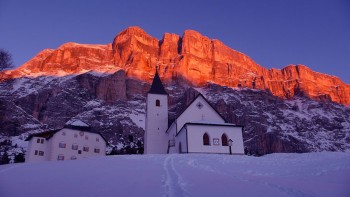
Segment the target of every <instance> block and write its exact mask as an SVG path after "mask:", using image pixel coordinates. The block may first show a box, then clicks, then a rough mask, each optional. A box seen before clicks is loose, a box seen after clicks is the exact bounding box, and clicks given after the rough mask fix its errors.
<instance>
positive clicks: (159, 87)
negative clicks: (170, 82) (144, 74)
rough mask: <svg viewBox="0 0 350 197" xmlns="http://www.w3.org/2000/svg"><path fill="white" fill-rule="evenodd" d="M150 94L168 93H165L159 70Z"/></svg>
mask: <svg viewBox="0 0 350 197" xmlns="http://www.w3.org/2000/svg"><path fill="white" fill-rule="evenodd" d="M148 93H150V94H165V95H168V93H167V92H166V91H165V89H164V86H163V83H162V81H161V80H160V78H159V75H158V70H157V69H156V74H155V75H154V78H153V82H152V85H151V88H150V90H149V91H148Z"/></svg>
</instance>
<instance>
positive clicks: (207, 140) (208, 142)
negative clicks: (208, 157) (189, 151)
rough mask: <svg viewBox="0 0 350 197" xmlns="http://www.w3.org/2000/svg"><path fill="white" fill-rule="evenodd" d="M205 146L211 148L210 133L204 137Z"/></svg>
mask: <svg viewBox="0 0 350 197" xmlns="http://www.w3.org/2000/svg"><path fill="white" fill-rule="evenodd" d="M203 145H207V146H210V140H209V135H208V133H204V135H203Z"/></svg>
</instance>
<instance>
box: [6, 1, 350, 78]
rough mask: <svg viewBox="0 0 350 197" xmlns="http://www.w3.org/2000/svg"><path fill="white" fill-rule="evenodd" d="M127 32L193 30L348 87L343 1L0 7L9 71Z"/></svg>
mask: <svg viewBox="0 0 350 197" xmlns="http://www.w3.org/2000/svg"><path fill="white" fill-rule="evenodd" d="M129 26H139V27H141V28H142V29H144V30H145V31H146V32H147V33H149V34H150V35H152V36H153V37H156V38H158V39H161V38H162V35H163V33H164V32H169V33H176V34H179V35H182V34H183V32H184V30H186V29H193V30H196V31H199V32H200V33H202V34H203V35H205V36H208V37H209V38H211V39H213V38H215V39H219V40H221V41H222V42H223V43H225V44H226V45H228V46H229V47H231V48H233V49H235V50H238V51H241V52H243V53H245V54H246V55H248V56H250V57H251V58H252V59H253V60H254V61H255V62H257V63H258V64H260V65H261V66H264V67H267V68H283V67H284V66H287V65H288V64H304V65H306V66H308V67H310V68H311V69H313V70H315V71H318V72H322V73H327V74H330V75H335V76H339V77H340V78H341V79H342V80H343V81H344V82H346V83H348V84H350V1H347V0H283V1H278V0H264V1H261V0H245V1H234V0H227V1H224V0H222V1H214V0H212V1H209V0H192V1H186V0H176V1H174V0H173V1H167V0H154V1H143V0H140V1H132V0H128V1H113V0H103V1H98V0H96V1H94V0H90V1H71V0H60V1H47V0H41V1H39V0H31V1H25V0H23V1H20V0H0V48H4V49H6V50H8V51H9V52H10V53H11V54H12V56H13V60H14V63H15V65H16V66H20V65H22V64H23V63H25V62H26V61H28V60H30V59H31V58H32V57H34V56H35V55H36V54H37V53H38V52H40V51H41V50H43V49H45V48H53V49H55V48H57V47H59V46H60V45H62V44H63V43H66V42H77V43H85V44H107V43H111V42H112V41H113V38H114V37H115V36H116V35H117V34H118V33H119V32H120V31H122V30H123V29H125V28H127V27H129Z"/></svg>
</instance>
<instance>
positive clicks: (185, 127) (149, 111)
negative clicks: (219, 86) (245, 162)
mask: <svg viewBox="0 0 350 197" xmlns="http://www.w3.org/2000/svg"><path fill="white" fill-rule="evenodd" d="M242 132H243V126H239V125H235V124H231V123H228V122H227V121H226V120H225V118H224V117H223V116H221V115H220V113H219V112H218V111H217V110H216V109H215V108H214V107H213V106H212V105H211V104H210V103H209V102H208V100H207V99H206V98H205V97H204V96H203V95H202V94H199V95H198V96H197V97H196V98H194V99H193V101H192V102H191V103H190V104H189V105H188V106H187V107H186V109H185V110H184V111H183V112H182V113H181V114H179V115H178V116H177V117H176V119H175V120H174V121H173V122H172V123H171V124H170V126H169V125H168V93H167V92H166V91H165V89H164V86H163V84H162V81H161V79H160V77H159V75H158V71H157V70H156V74H155V76H154V78H153V82H152V85H151V88H150V90H149V91H148V93H147V101H146V130H145V136H144V148H145V154H170V153H216V154H244V147H243V136H242Z"/></svg>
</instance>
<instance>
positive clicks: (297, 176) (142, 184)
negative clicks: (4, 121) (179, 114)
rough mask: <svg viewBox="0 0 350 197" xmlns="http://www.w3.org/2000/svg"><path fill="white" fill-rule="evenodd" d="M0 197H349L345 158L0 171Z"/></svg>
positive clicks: (220, 159) (146, 158) (213, 158)
mask: <svg viewBox="0 0 350 197" xmlns="http://www.w3.org/2000/svg"><path fill="white" fill-rule="evenodd" d="M0 196H6V197H11V196H16V197H18V196H50V197H54V196H332V197H335V196H350V153H340V152H333V153H329V152H321V153H305V154H271V155H266V156H263V157H250V156H230V155H197V154H185V155H130V156H109V157H96V158H89V159H82V160H74V161H64V162H42V163H29V164H27V163H25V164H10V165H3V166H0Z"/></svg>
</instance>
